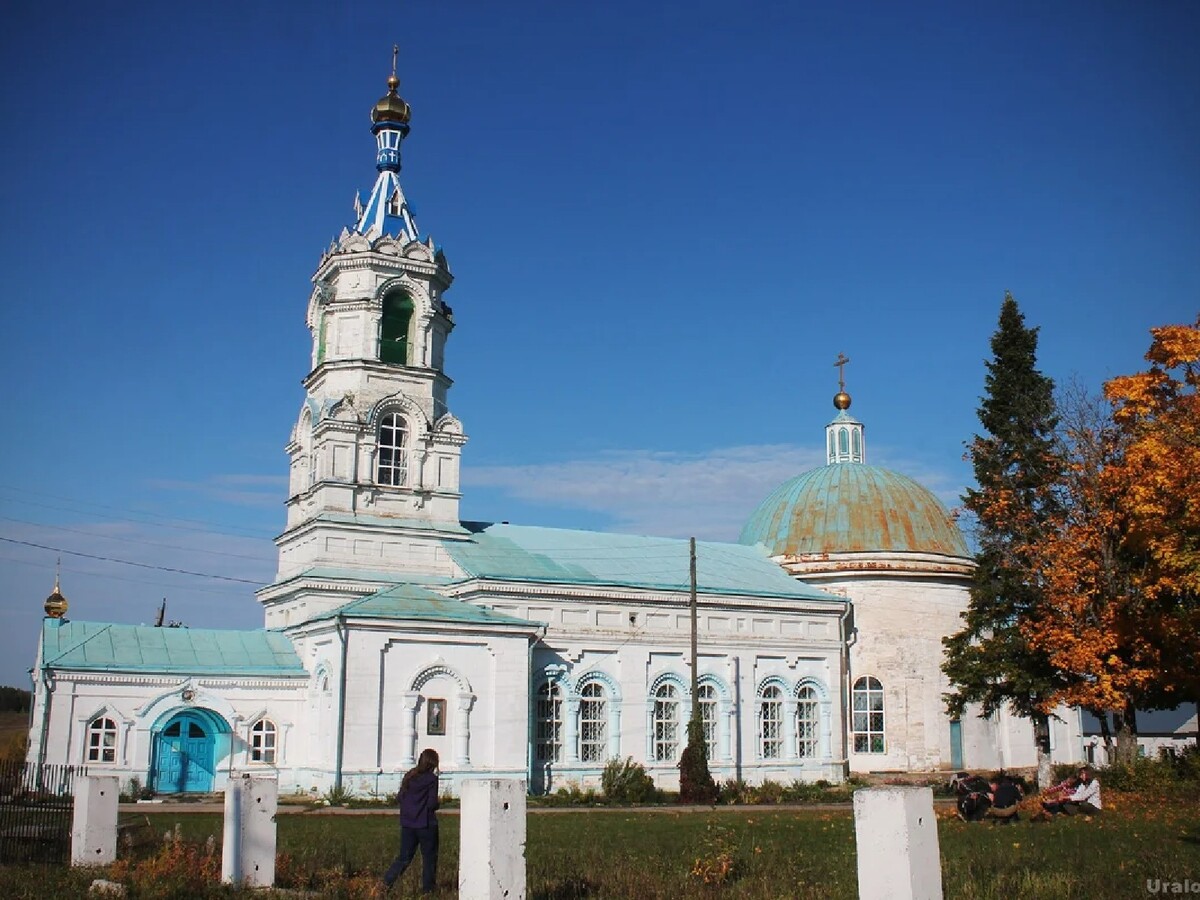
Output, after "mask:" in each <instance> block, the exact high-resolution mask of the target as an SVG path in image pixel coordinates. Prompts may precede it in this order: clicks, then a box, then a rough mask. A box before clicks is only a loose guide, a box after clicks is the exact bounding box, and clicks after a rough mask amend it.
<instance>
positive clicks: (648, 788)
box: [600, 756, 658, 803]
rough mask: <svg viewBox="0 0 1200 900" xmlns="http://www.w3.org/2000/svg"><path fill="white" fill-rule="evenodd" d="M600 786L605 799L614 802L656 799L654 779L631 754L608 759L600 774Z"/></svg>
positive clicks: (644, 801)
mask: <svg viewBox="0 0 1200 900" xmlns="http://www.w3.org/2000/svg"><path fill="white" fill-rule="evenodd" d="M600 788H601V790H603V791H604V796H605V798H606V799H608V800H610V801H612V802H614V803H646V802H648V801H651V800H656V799H658V791H657V790H656V789H655V787H654V779H653V778H651V777H650V776H649V775H648V774H647V773H646V769H645V767H644V766H643V765H641V763H636V762H634V761H633V757H632V756H627V757H625V758H624V759H610V760H609V761H608V763H607V764H606V765H605V766H604V773H603V774H602V775H601V776H600Z"/></svg>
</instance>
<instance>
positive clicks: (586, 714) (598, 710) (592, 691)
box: [579, 681, 608, 762]
mask: <svg viewBox="0 0 1200 900" xmlns="http://www.w3.org/2000/svg"><path fill="white" fill-rule="evenodd" d="M579 696H580V700H579V759H580V760H581V761H583V762H603V761H604V758H605V757H606V756H607V755H608V699H607V698H606V697H605V696H604V685H602V684H600V682H598V681H589V682H588V683H587V684H585V685H584V686H583V690H582V691H580V692H579Z"/></svg>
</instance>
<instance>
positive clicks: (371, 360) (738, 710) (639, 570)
mask: <svg viewBox="0 0 1200 900" xmlns="http://www.w3.org/2000/svg"><path fill="white" fill-rule="evenodd" d="M398 88H399V80H398V79H397V78H396V76H395V74H394V73H393V75H392V77H391V78H389V79H388V90H387V93H386V94H385V95H384V96H383V97H382V98H381V99H380V100H379V101H378V102H377V103H376V104H375V106H374V107H373V109H372V111H371V121H372V128H371V130H372V133H373V134H374V136H375V142H376V156H375V168H376V170H377V176H376V179H375V182H374V186H373V188H372V190H371V192H370V194H369V196H368V197H367V198H366V199H365V201H363V200H361V199H360V201H359V202H358V203H357V205H356V210H355V212H356V221H355V222H354V223H353V225H351V226H348V227H346V228H344V229H343V230H342V232H341V234H340V235H339V236H338V238H337V239H336V240H335V241H334V242H333V244H332V245H331V246H330V247H329V248H328V250H327V251H326V252H325V253H324V255H323V256H322V258H321V260H320V262H319V264H318V266H317V270H316V273H315V274H314V276H313V279H312V280H313V290H312V294H311V296H310V297H309V301H308V306H307V322H308V327H309V330H310V332H311V336H312V357H311V367H310V370H309V372H308V374H307V375H306V376H305V377H304V381H303V386H304V390H305V397H304V400H303V402H302V403H301V405H300V408H299V410H298V413H297V417H296V425H295V427H294V429H293V430H292V433H291V435H290V438H289V439H288V442H287V446H286V451H287V455H288V459H289V472H290V480H289V490H288V497H287V501H286V509H287V519H286V524H285V527H284V530H283V533H282V534H281V535H280V536H279V537H278V538H277V540H276V543H277V545H278V551H279V562H278V570H277V573H276V576H275V580H274V582H273V583H272V584H270V585H268V586H267V587H264V588H262V589H261V590H260V591H258V594H257V598H258V602H259V603H261V604H262V607H263V615H264V627H263V628H262V629H258V630H252V631H227V630H210V629H198V628H155V627H148V626H141V625H128V624H120V623H111V622H110V623H104V622H76V621H73V620H70V619H69V618H68V617H67V615H66V613H67V603H66V600H65V599H64V598H63V596H62V594H61V592H60V590H59V586H58V584H57V583H56V584H55V591H54V593H53V594H52V595H51V597H50V599H49V600H47V603H46V618H45V619H44V621H43V627H42V632H41V636H40V641H39V644H38V648H37V659H36V664H35V667H34V670H33V678H34V685H33V687H34V710H33V714H32V725H31V732H30V744H29V760H30V761H32V762H42V763H65V764H76V765H86V766H88V767H89V769H90V770H91V771H92V772H94V773H99V774H115V775H118V776H120V777H121V779H122V781H123V782H128V781H129V780H130V779H132V778H137V779H138V780H139V781H140V782H141V783H142V784H144V785H147V786H148V787H150V788H151V789H153V790H154V791H156V792H160V793H178V792H208V791H213V790H220V789H222V787H223V785H224V783H225V780H226V778H228V777H229V775H230V774H231V773H234V772H244V771H248V770H259V771H264V772H270V773H274V774H276V775H277V777H278V779H279V785H280V791H281V792H283V793H291V792H303V793H309V792H316V793H321V792H325V791H327V790H329V789H331V788H341V789H344V790H347V791H350V792H353V793H356V794H362V795H386V794H389V793H392V792H394V791H395V790H396V788H397V786H398V784H399V781H400V778H401V777H402V776H403V774H404V772H405V771H406V770H407V769H409V768H410V767H411V766H413V765H414V764H415V761H416V757H417V755H418V754H419V753H420V751H421V750H422V749H423V748H425V747H432V748H434V749H435V750H437V751H438V753H439V756H440V758H441V762H442V766H441V768H442V774H443V785H444V786H445V787H446V788H448V789H450V790H456V789H457V785H458V784H459V783H460V782H461V781H462V780H464V779H469V778H472V777H481V776H492V777H514V778H524V779H527V780H528V782H529V784H530V790H531V791H534V792H544V791H549V790H554V789H556V788H558V787H563V786H566V785H568V784H572V783H575V784H581V785H592V784H596V783H598V781H599V778H600V774H601V772H602V771H603V768H604V766H605V764H606V763H607V762H608V761H609V760H612V759H623V758H625V757H632V758H633V759H634V760H636V761H637V762H640V763H642V764H644V765H645V766H646V768H647V770H648V771H649V772H650V773H651V774H652V775H653V777H654V779H655V781H656V782H657V783H658V784H659V785H660V786H662V787H668V788H669V787H674V786H675V785H677V784H678V769H677V764H678V761H679V757H680V753H681V752H682V750H683V746H684V744H685V742H686V723H687V720H688V717H689V715H690V711H691V708H692V704H693V703H695V704H697V705H698V707H699V711H700V715H701V719H702V722H703V726H704V735H705V738H706V741H707V748H708V758H709V766H710V768H711V770H712V772H713V775H714V777H715V778H717V779H718V780H724V779H733V778H740V779H744V780H746V781H749V782H760V781H762V780H764V779H768V778H769V779H773V780H776V781H784V782H790V781H792V780H793V779H802V780H806V781H816V780H819V779H825V780H828V781H838V780H840V779H842V778H844V777H845V776H846V774H848V773H850V772H869V771H897V772H908V771H937V770H948V769H951V768H953V769H959V768H976V769H991V768H998V767H1009V768H1011V767H1018V766H1032V765H1033V764H1034V762H1035V750H1034V743H1033V731H1032V727H1031V725H1030V723H1029V722H1028V721H1027V720H1024V719H1019V718H1015V717H1012V716H1009V715H1007V714H1005V713H999V714H997V715H995V716H993V717H992V718H989V719H981V718H979V717H978V716H975V715H970V716H967V717H964V718H963V719H962V720H961V721H951V720H950V719H949V718H948V716H947V714H946V711H945V706H944V702H943V694H944V693H945V692H946V691H947V690H948V688H949V685H948V684H947V682H946V679H945V676H944V675H943V674H942V673H941V671H940V663H941V659H942V645H941V639H942V637H944V636H945V635H948V634H950V633H952V632H955V631H957V630H958V629H959V627H960V620H959V614H960V613H961V612H962V610H963V609H965V607H966V604H967V599H968V592H969V585H970V578H971V572H972V569H973V565H974V563H973V561H972V559H971V556H970V553H969V551H968V549H967V547H966V543H965V542H964V540H963V536H962V534H961V533H960V532H959V530H958V528H957V526H956V525H955V523H954V522H953V520H952V518H951V517H950V515H949V513H948V512H947V510H946V509H945V507H944V506H943V505H942V504H941V503H940V502H939V501H938V500H937V499H936V498H935V497H934V496H933V494H932V493H930V492H929V491H928V490H927V489H926V488H924V487H922V486H921V485H919V484H917V483H916V482H915V481H913V480H912V479H910V478H906V477H905V476H903V475H900V474H897V473H895V472H889V471H887V470H886V469H881V468H878V467H875V466H871V465H868V464H867V462H866V460H867V445H866V437H865V429H864V426H863V424H862V423H861V422H859V421H858V420H856V419H855V418H854V417H853V416H851V415H850V413H849V408H850V405H851V399H850V396H849V394H847V393H846V391H845V385H844V382H843V383H842V385H841V389H840V390H839V391H838V393H837V394H836V396H835V397H834V406H835V407H836V410H837V412H836V415H835V417H834V418H833V420H832V421H831V422H830V423H829V425H827V426H826V429H825V436H824V440H825V445H826V447H827V453H828V461H827V464H826V465H824V466H822V467H819V468H817V469H814V470H812V471H810V472H806V473H803V474H801V475H798V476H797V477H795V478H793V479H791V480H789V481H787V482H785V483H784V484H782V485H781V486H780V487H779V488H778V489H776V490H775V491H774V492H773V493H772V494H771V495H770V496H769V497H767V498H766V499H765V500H764V501H763V502H762V504H760V506H759V507H758V509H757V510H756V511H755V512H754V514H753V515H752V516H751V518H750V520H749V522H747V524H746V526H745V528H744V529H743V531H742V533H741V537H740V539H739V541H738V542H737V543H717V542H706V541H701V542H697V543H696V544H695V550H694V557H693V556H692V549H691V547H690V545H689V542H688V541H684V540H678V539H671V538H656V537H641V536H636V535H628V534H609V533H600V532H591V531H575V530H567V529H559V528H541V527H536V526H524V525H510V524H507V523H502V524H496V523H486V522H469V521H462V520H461V519H460V516H459V500H460V497H461V492H460V489H459V478H460V463H461V457H462V452H463V447H464V445H465V444H466V442H467V435H466V432H465V430H464V427H463V423H461V422H460V421H459V420H458V419H457V418H456V417H455V416H454V414H453V413H452V412H451V408H450V398H449V394H450V387H451V384H452V381H451V379H450V377H449V375H448V374H447V372H448V369H449V368H450V363H451V360H452V355H451V354H450V353H449V352H448V347H449V338H450V335H451V333H452V331H453V329H454V327H455V325H456V322H457V318H456V315H455V313H454V311H453V310H452V309H451V307H450V306H449V305H448V304H447V302H446V295H447V293H448V292H449V291H450V288H451V285H452V283H453V276H452V275H451V271H450V267H449V263H448V262H447V258H446V256H445V255H444V253H443V252H442V251H441V249H439V248H438V246H437V245H435V244H434V242H433V240H432V239H431V238H430V237H429V236H428V235H422V233H421V231H420V230H419V228H418V226H417V223H416V221H415V220H414V217H413V212H412V210H411V208H410V207H409V204H408V201H407V199H406V197H405V194H404V191H403V189H402V187H401V185H400V180H399V174H400V159H401V145H402V143H403V141H404V140H405V138H406V137H407V136H408V134H409V118H410V110H409V106H408V104H407V103H406V102H405V101H404V100H403V99H401V97H400V95H399V93H398ZM298 313H299V310H297V314H298ZM463 320H464V322H465V323H469V322H470V311H469V310H465V311H464V316H463ZM468 327H469V324H468ZM843 361H844V360H843ZM818 434H819V432H816V430H815V429H814V438H816V437H817V436H818ZM693 559H694V567H695V578H694V585H695V591H696V597H697V603H696V613H695V615H696V629H697V647H698V650H697V656H696V663H695V665H696V671H695V673H694V677H693V672H692V665H693V662H692V652H691V634H692V605H691V586H692V584H693V580H692V577H691V575H690V568H691V566H692V565H693ZM248 602H249V601H248ZM1052 741H1053V744H1052V747H1053V755H1054V758H1055V760H1056V761H1075V760H1077V759H1079V758H1081V755H1082V752H1083V743H1082V732H1081V728H1080V722H1079V718H1078V715H1077V713H1076V712H1075V711H1070V712H1064V713H1063V715H1062V717H1061V718H1060V719H1057V720H1055V721H1054V724H1053V734H1052Z"/></svg>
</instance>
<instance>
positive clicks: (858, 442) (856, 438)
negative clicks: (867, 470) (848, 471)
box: [850, 428, 862, 459]
mask: <svg viewBox="0 0 1200 900" xmlns="http://www.w3.org/2000/svg"><path fill="white" fill-rule="evenodd" d="M850 437H851V441H852V442H853V444H854V458H855V459H858V458H859V457H860V456H862V435H860V434H859V433H858V429H857V428H855V429H854V433H853V434H852V435H851V436H850Z"/></svg>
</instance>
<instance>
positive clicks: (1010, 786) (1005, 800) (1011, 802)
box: [987, 775, 1022, 825]
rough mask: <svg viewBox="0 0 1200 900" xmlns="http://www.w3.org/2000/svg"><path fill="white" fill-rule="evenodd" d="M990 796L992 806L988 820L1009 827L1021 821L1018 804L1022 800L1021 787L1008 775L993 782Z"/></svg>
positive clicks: (989, 809)
mask: <svg viewBox="0 0 1200 900" xmlns="http://www.w3.org/2000/svg"><path fill="white" fill-rule="evenodd" d="M989 787H990V788H991V791H990V792H989V796H990V797H991V800H992V805H991V806H990V807H988V811H987V814H988V818H989V819H991V820H992V822H993V823H997V822H998V823H1001V824H1004V825H1008V824H1010V823H1012V822H1017V821H1019V820H1020V818H1021V816H1020V813H1018V812H1017V804H1019V803H1020V802H1021V800H1022V794H1021V787H1020V785H1018V784H1017V783H1016V782H1015V781H1013V780H1012V779H1011V778H1010V777H1008V776H1007V775H1000V776H998V777H995V778H993V779H992V780H991V782H990V784H989Z"/></svg>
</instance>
